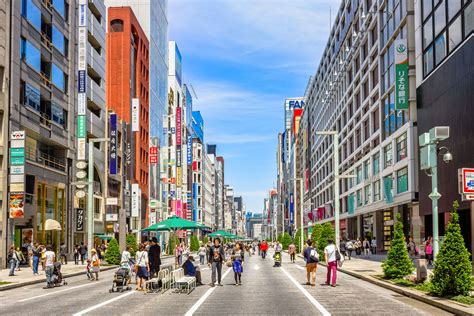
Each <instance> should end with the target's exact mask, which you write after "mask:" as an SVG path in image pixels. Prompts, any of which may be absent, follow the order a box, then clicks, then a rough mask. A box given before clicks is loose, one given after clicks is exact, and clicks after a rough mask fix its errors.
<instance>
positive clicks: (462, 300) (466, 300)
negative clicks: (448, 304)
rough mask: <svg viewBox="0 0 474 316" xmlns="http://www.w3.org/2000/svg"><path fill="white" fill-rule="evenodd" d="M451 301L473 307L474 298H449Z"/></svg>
mask: <svg viewBox="0 0 474 316" xmlns="http://www.w3.org/2000/svg"><path fill="white" fill-rule="evenodd" d="M451 299H452V300H453V301H456V302H459V303H462V304H466V305H473V304H474V297H472V296H466V295H457V296H454V297H452V298H451Z"/></svg>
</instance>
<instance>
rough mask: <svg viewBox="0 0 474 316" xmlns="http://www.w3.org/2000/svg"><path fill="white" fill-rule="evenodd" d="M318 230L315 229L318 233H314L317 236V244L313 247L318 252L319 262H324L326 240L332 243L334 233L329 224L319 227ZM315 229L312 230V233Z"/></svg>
mask: <svg viewBox="0 0 474 316" xmlns="http://www.w3.org/2000/svg"><path fill="white" fill-rule="evenodd" d="M320 226H321V227H320V228H317V229H316V230H319V232H316V233H315V234H316V235H319V236H318V239H317V242H316V244H315V245H314V246H315V247H316V249H317V250H318V253H319V258H320V260H321V261H324V248H326V246H327V245H328V240H329V239H332V240H333V241H334V242H336V240H335V236H336V232H335V231H334V227H333V226H332V224H331V223H324V224H323V225H320ZM314 230H315V228H313V231H314Z"/></svg>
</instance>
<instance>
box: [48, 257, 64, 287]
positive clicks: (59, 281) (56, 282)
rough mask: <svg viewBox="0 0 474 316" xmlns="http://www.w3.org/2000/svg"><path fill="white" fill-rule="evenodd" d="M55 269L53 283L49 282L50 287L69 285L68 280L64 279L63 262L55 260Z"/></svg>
mask: <svg viewBox="0 0 474 316" xmlns="http://www.w3.org/2000/svg"><path fill="white" fill-rule="evenodd" d="M53 266H54V269H53V278H52V280H51V283H50V284H49V286H50V287H55V286H61V285H67V282H66V280H64V279H63V274H62V273H61V262H55V263H54V265H53Z"/></svg>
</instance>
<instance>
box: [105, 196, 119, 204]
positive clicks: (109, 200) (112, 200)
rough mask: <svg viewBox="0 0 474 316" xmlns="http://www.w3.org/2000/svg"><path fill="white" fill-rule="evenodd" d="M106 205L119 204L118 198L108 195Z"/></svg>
mask: <svg viewBox="0 0 474 316" xmlns="http://www.w3.org/2000/svg"><path fill="white" fill-rule="evenodd" d="M105 205H118V198H116V197H108V198H107V199H106V200H105Z"/></svg>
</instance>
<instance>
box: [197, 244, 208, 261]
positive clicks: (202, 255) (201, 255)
mask: <svg viewBox="0 0 474 316" xmlns="http://www.w3.org/2000/svg"><path fill="white" fill-rule="evenodd" d="M198 254H199V263H200V264H201V265H203V264H204V258H206V254H207V249H206V247H205V246H204V244H203V243H202V242H201V246H200V247H199V250H198Z"/></svg>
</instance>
